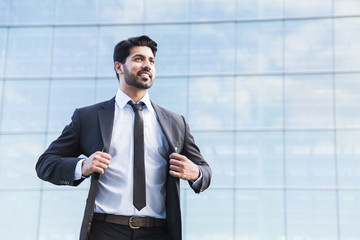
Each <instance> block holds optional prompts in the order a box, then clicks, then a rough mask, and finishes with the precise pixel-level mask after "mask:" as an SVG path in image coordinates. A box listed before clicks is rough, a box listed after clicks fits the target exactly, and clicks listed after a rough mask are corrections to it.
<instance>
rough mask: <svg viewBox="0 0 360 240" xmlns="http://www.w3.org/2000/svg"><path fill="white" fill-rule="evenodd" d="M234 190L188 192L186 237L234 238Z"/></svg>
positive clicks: (191, 238)
mask: <svg viewBox="0 0 360 240" xmlns="http://www.w3.org/2000/svg"><path fill="white" fill-rule="evenodd" d="M233 196H234V192H233V190H222V189H216V190H214V189H213V190H210V191H205V192H204V193H201V194H200V195H198V194H194V193H191V194H190V193H188V194H187V199H186V210H185V211H186V213H185V214H186V218H183V222H186V232H185V234H184V235H185V239H187V240H198V239H206V240H225V239H233V231H234V229H233V228H234V222H233V221H234V220H233V219H234V209H233V206H234V205H233V204H234V203H233V201H234V197H233Z"/></svg>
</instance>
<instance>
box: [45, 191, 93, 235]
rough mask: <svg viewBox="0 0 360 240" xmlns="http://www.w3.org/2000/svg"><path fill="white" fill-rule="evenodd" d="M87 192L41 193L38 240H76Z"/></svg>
mask: <svg viewBox="0 0 360 240" xmlns="http://www.w3.org/2000/svg"><path fill="white" fill-rule="evenodd" d="M87 192H88V191H87V190H80V189H76V190H67V191H46V190H45V191H43V194H42V205H41V223H40V234H39V240H48V239H74V240H75V239H78V237H79V233H80V227H81V222H82V217H83V213H84V209H85V204H86V198H87ZM54 216H56V217H54Z"/></svg>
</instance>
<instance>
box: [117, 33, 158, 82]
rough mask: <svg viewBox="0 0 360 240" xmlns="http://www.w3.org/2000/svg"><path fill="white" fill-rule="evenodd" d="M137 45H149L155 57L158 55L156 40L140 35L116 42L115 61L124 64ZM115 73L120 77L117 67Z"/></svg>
mask: <svg viewBox="0 0 360 240" xmlns="http://www.w3.org/2000/svg"><path fill="white" fill-rule="evenodd" d="M135 46H145V47H149V48H150V49H151V51H152V52H153V54H154V57H155V55H156V51H157V43H156V42H155V41H154V40H152V39H151V38H149V37H148V36H146V35H142V36H139V37H132V38H129V39H127V40H123V41H121V42H119V43H118V44H116V46H115V48H114V55H113V59H114V63H115V62H116V61H117V62H120V63H122V64H124V63H125V61H126V58H127V57H128V56H129V54H130V49H131V48H133V47H135ZM115 73H116V77H117V79H119V74H118V73H117V72H116V69H115Z"/></svg>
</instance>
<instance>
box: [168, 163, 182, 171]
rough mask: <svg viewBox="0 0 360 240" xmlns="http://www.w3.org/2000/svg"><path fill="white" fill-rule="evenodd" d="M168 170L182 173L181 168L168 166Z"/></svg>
mask: <svg viewBox="0 0 360 240" xmlns="http://www.w3.org/2000/svg"><path fill="white" fill-rule="evenodd" d="M169 168H170V170H173V171H175V172H182V168H181V167H178V166H175V165H170V167H169Z"/></svg>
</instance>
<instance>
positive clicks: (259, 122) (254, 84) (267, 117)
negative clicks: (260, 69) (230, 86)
mask: <svg viewBox="0 0 360 240" xmlns="http://www.w3.org/2000/svg"><path fill="white" fill-rule="evenodd" d="M283 118H284V117H283V79H282V77H281V76H271V77H261V76H246V77H238V78H237V85H236V128H263V127H266V128H281V127H283V121H284V120H283Z"/></svg>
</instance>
